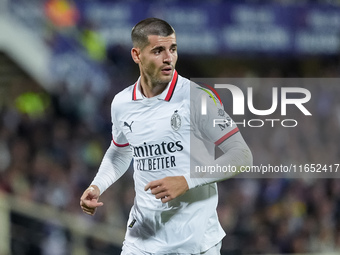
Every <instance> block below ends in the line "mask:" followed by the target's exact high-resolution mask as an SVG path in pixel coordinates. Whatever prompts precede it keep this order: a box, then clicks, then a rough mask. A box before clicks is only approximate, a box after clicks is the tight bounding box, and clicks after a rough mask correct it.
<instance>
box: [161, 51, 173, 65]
mask: <svg viewBox="0 0 340 255" xmlns="http://www.w3.org/2000/svg"><path fill="white" fill-rule="evenodd" d="M163 62H164V63H167V64H171V62H172V54H171V53H170V51H165V56H164V59H163Z"/></svg>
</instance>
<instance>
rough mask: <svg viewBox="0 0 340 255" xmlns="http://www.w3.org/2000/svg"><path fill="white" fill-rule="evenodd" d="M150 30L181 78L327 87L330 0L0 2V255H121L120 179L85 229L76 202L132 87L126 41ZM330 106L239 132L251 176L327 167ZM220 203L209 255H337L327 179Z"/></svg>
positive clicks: (339, 243)
mask: <svg viewBox="0 0 340 255" xmlns="http://www.w3.org/2000/svg"><path fill="white" fill-rule="evenodd" d="M150 16H156V17H160V18H164V19H166V20H167V21H169V22H170V23H171V24H172V25H173V26H174V28H175V30H176V32H177V36H178V44H179V62H178V67H177V70H178V71H179V73H180V74H182V75H183V76H186V77H188V78H190V77H282V78H285V77H300V78H304V77H335V78H336V77H339V75H340V61H339V60H340V58H339V56H340V55H339V53H340V51H339V49H340V1H336V0H334V1H331V0H329V1H327V0H319V1H318V0H300V1H293V0H240V1H226V0H210V1H209V0H207V1H203V0H202V1H194V0H192V1H179V0H165V1H151V0H150V1H141V0H140V1H138V0H128V1H108V0H106V1H105V0H75V1H71V0H46V1H43V0H30V1H25V0H0V255H10V254H11V255H39V254H44V255H65V254H70V255H71V254H72V255H86V254H92V255H104V254H120V247H121V243H122V241H123V237H124V232H125V224H126V220H127V216H128V212H129V209H130V207H131V205H132V203H133V197H134V191H133V183H132V179H131V175H132V173H131V172H132V171H128V172H127V174H125V175H124V176H123V177H122V178H121V179H120V180H119V181H118V182H117V183H116V184H115V185H113V186H112V187H111V188H110V189H109V190H108V191H106V192H105V193H104V195H103V196H102V200H103V201H104V202H105V206H104V207H102V208H100V210H98V212H97V214H96V215H95V217H89V216H86V215H84V214H83V213H82V212H81V210H80V207H79V198H80V196H81V194H82V192H83V190H84V189H85V188H86V187H87V185H88V184H89V183H90V181H91V180H92V178H93V176H94V175H95V173H96V171H97V167H98V165H99V164H100V161H101V158H102V156H103V153H104V152H105V150H106V148H107V147H108V145H109V143H110V140H111V135H110V131H111V123H110V103H111V100H112V98H113V96H114V95H115V94H116V93H117V92H118V91H120V90H121V89H123V88H124V87H126V86H127V85H129V84H132V83H133V82H134V81H135V80H136V78H137V76H138V68H137V66H135V65H134V64H133V62H132V61H131V59H130V53H129V52H130V48H131V43H130V31H131V28H132V26H133V25H134V24H135V23H136V22H138V21H139V20H141V19H143V18H146V17H150ZM260 92H261V91H259V92H258V93H257V94H256V97H257V100H259V101H261V100H265V99H264V98H262V95H261V93H260ZM339 96H340V86H339V88H337V87H333V88H331V89H330V88H328V87H327V86H325V87H324V88H323V89H322V90H320V91H318V100H314V101H313V105H312V107H313V111H314V112H317V114H316V116H313V118H312V119H310V121H309V122H307V123H304V124H303V125H301V126H300V125H299V127H297V128H295V129H294V131H291V132H289V133H286V134H282V133H280V132H277V131H276V129H273V128H269V127H268V128H262V129H261V131H258V130H257V132H258V133H256V135H254V134H252V133H251V132H249V133H248V132H244V133H243V134H244V136H245V138H246V140H247V142H248V144H249V146H250V148H251V149H252V151H253V153H254V160H255V164H256V163H257V162H260V161H261V160H264V161H266V162H271V163H273V164H275V163H276V164H279V163H282V162H287V161H288V162H293V163H294V162H295V163H299V162H302V163H308V162H318V163H339V158H340V132H339V128H340V100H339ZM337 160H338V161H337ZM219 189H220V203H219V207H218V213H219V216H220V220H221V223H222V225H223V228H224V229H225V231H226V232H227V237H226V238H225V239H224V242H223V249H222V254H224V255H229V254H236V255H237V254H339V253H340V181H339V179H297V178H295V179H285V178H281V179H232V180H228V181H226V182H222V183H220V184H219Z"/></svg>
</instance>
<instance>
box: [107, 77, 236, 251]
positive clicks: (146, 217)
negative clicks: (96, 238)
mask: <svg viewBox="0 0 340 255" xmlns="http://www.w3.org/2000/svg"><path fill="white" fill-rule="evenodd" d="M190 90H191V93H190ZM204 93H206V92H205V91H203V90H202V89H200V87H199V86H198V85H197V84H194V83H192V82H190V81H189V80H188V79H186V78H183V77H181V76H180V75H178V74H177V72H176V71H174V75H173V78H172V81H171V82H170V83H169V85H168V86H167V88H166V89H165V90H164V91H163V92H162V93H161V94H160V95H158V96H156V97H152V98H146V97H144V96H143V95H142V93H141V91H140V80H138V81H137V82H136V83H135V84H134V85H131V86H130V87H128V88H126V89H124V90H123V91H122V92H120V93H118V94H117V95H116V96H115V98H114V100H113V102H112V108H111V113H112V123H113V128H112V137H113V142H114V144H115V145H116V146H130V148H131V150H132V153H133V166H134V181H135V191H136V197H135V202H134V205H133V207H132V209H131V212H130V216H129V220H128V224H127V233H126V237H125V242H127V243H133V244H134V245H135V246H137V247H138V248H139V249H141V250H145V251H147V252H152V253H157V254H162V253H200V252H202V251H205V250H207V249H209V248H210V247H212V246H214V245H215V244H217V243H218V242H219V241H220V240H221V239H222V238H223V237H224V235H225V233H224V231H223V229H222V228H221V226H220V224H219V221H218V217H217V212H216V207H217V203H218V194H217V185H216V183H212V184H207V185H203V186H199V187H196V188H192V189H189V190H188V191H187V192H186V193H185V194H184V195H182V196H180V197H177V198H175V199H173V200H172V201H170V202H168V203H162V201H161V200H160V199H156V198H155V196H154V195H152V194H151V191H150V190H148V191H144V187H145V186H146V185H147V184H148V183H149V182H150V181H154V180H159V179H162V178H164V177H167V176H180V175H187V174H188V173H190V164H193V163H195V164H200V163H201V162H200V161H205V163H206V160H213V158H214V153H213V152H214V146H215V144H217V145H218V144H219V143H222V142H223V141H224V140H225V139H227V138H228V137H230V136H231V135H233V134H234V133H236V132H238V129H237V127H236V126H235V125H221V126H217V127H215V128H214V127H213V125H212V121H211V120H212V119H213V118H221V116H223V117H224V118H229V117H228V115H227V114H226V113H225V112H224V110H223V106H221V105H219V104H217V106H214V107H208V114H207V115H202V114H201V112H200V100H201V96H202V94H204ZM196 94H197V95H196ZM212 101H213V100H211V99H208V104H209V103H210V104H214V103H212ZM193 104H194V105H193ZM196 104H197V112H196V113H194V114H193V113H191V112H190V111H191V110H190V109H196V106H195V105H196ZM190 105H191V106H192V107H191V108H190ZM221 109H222V110H223V113H221ZM190 145H194V146H201V147H197V148H202V151H201V152H202V154H203V155H205V156H204V157H202V156H201V153H200V156H197V157H195V156H193V155H190V154H191V150H190V147H191V146H190ZM203 164H204V163H203Z"/></svg>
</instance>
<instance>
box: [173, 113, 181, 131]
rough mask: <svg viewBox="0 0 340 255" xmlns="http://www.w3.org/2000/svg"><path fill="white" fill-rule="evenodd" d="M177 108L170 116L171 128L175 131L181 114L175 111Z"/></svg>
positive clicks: (179, 123) (179, 124) (179, 125)
mask: <svg viewBox="0 0 340 255" xmlns="http://www.w3.org/2000/svg"><path fill="white" fill-rule="evenodd" d="M177 112H178V110H176V111H174V114H172V116H171V127H172V129H173V130H175V131H177V130H178V129H179V128H180V127H181V123H182V120H181V116H180V115H179V114H178V113H177Z"/></svg>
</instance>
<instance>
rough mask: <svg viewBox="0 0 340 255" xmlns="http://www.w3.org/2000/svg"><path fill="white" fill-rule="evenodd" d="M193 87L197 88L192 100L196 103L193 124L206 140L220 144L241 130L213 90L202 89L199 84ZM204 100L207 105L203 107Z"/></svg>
mask: <svg viewBox="0 0 340 255" xmlns="http://www.w3.org/2000/svg"><path fill="white" fill-rule="evenodd" d="M192 89H194V90H195V89H196V90H197V91H194V93H195V94H196V95H195V97H194V99H193V100H191V103H193V104H194V105H193V106H192V107H191V111H194V112H192V113H193V115H194V116H195V117H194V120H193V121H194V123H193V124H194V125H195V126H196V127H197V129H198V130H199V132H200V133H201V135H202V137H203V138H204V139H205V140H208V141H210V142H212V143H214V144H215V145H220V144H221V143H222V142H223V141H225V140H227V139H228V138H229V137H231V136H233V135H234V134H236V133H237V132H239V129H238V127H237V125H236V123H235V122H234V121H233V120H232V119H231V117H230V116H229V115H228V114H227V113H226V111H225V110H224V106H223V104H222V103H221V102H220V100H219V99H218V98H217V97H216V96H215V95H214V94H213V93H212V92H211V91H208V92H206V91H207V90H206V89H203V90H202V88H201V87H199V86H197V87H193V88H192ZM192 95H193V94H192ZM212 96H213V97H212ZM202 102H206V107H202V104H203V103H202Z"/></svg>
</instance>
